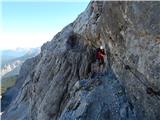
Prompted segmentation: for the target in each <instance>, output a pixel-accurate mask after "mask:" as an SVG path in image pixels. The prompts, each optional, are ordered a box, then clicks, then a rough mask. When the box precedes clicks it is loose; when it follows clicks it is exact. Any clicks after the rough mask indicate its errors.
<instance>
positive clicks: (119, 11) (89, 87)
mask: <svg viewBox="0 0 160 120" xmlns="http://www.w3.org/2000/svg"><path fill="white" fill-rule="evenodd" d="M159 13H160V3H159V2H105V1H91V2H90V3H89V5H88V7H87V9H86V10H85V11H84V12H83V13H82V14H80V15H79V16H78V18H77V19H76V20H75V21H74V22H73V23H71V24H69V25H68V26H67V27H65V28H64V29H63V30H62V31H61V32H59V33H58V34H57V35H56V36H55V37H54V38H53V40H52V41H51V42H47V43H46V44H44V45H43V46H42V47H41V53H40V54H39V56H38V58H37V61H38V62H36V63H35V65H34V67H33V68H32V70H30V72H29V73H28V75H27V77H26V78H25V81H24V83H23V85H22V87H21V90H20V91H19V94H18V96H17V98H16V99H15V100H14V101H13V102H12V104H11V105H10V107H9V108H8V110H7V111H6V113H5V114H3V116H2V117H3V118H4V119H5V120H10V119H12V120H75V119H76V120H159V119H160V115H159V110H160V93H159V91H160V87H159V86H160V78H159V77H160V65H159V61H160V49H159V48H160V45H159V43H160V36H159V33H160V21H159V20H160V14H159ZM100 44H104V46H105V49H106V53H107V58H106V59H105V62H106V67H105V73H103V75H101V74H99V73H97V74H95V75H93V74H92V73H93V68H92V65H93V64H95V59H94V58H95V54H94V53H95V49H96V47H99V45H100ZM33 63H34V62H33Z"/></svg>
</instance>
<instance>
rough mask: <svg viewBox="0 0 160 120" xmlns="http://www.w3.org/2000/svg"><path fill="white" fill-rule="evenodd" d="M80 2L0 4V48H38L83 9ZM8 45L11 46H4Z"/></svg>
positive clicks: (85, 3)
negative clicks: (0, 34)
mask: <svg viewBox="0 0 160 120" xmlns="http://www.w3.org/2000/svg"><path fill="white" fill-rule="evenodd" d="M88 3H89V0H88V1H87V0H86V1H82V2H80V1H79V2H73V1H69V2H67V1H66V2H64V1H60V2H58V1H47V2H44V1H41V2H34V1H30V2H26V1H25V2H19V1H12V2H11V1H6V2H4V1H3V2H1V14H2V16H1V17H2V19H1V21H0V22H1V23H2V32H3V35H2V37H1V38H0V39H1V42H2V41H3V45H0V49H15V48H17V47H23V48H29V47H38V46H41V45H42V44H43V43H44V42H46V41H48V40H51V39H52V38H53V36H54V35H55V34H56V33H57V32H59V31H60V30H61V29H62V28H63V27H65V26H66V25H68V24H69V23H71V22H73V21H74V20H75V19H76V18H77V16H78V15H79V14H80V13H81V12H83V11H84V10H85V8H86V7H87V5H88ZM8 43H11V44H8Z"/></svg>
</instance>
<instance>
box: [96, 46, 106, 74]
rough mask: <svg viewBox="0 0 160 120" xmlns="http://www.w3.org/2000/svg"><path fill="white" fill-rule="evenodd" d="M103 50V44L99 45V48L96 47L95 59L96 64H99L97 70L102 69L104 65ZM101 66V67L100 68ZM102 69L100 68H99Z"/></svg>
mask: <svg viewBox="0 0 160 120" xmlns="http://www.w3.org/2000/svg"><path fill="white" fill-rule="evenodd" d="M105 55H106V54H105V51H104V48H103V46H100V48H98V50H97V52H96V59H97V61H98V65H99V69H100V70H99V71H102V70H103V68H104V67H105V62H104V56H105ZM101 66H102V68H101ZM101 69H102V70H101Z"/></svg>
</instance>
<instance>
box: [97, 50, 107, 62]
mask: <svg viewBox="0 0 160 120" xmlns="http://www.w3.org/2000/svg"><path fill="white" fill-rule="evenodd" d="M103 55H105V52H104V49H99V50H98V51H97V53H96V59H98V60H100V59H101V60H102V59H104V57H103Z"/></svg>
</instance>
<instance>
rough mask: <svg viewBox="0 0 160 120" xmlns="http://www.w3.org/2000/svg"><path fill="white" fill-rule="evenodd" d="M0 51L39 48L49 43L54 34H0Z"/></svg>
mask: <svg viewBox="0 0 160 120" xmlns="http://www.w3.org/2000/svg"><path fill="white" fill-rule="evenodd" d="M0 34H1V35H0V49H1V50H2V49H16V48H18V47H20V48H33V47H40V46H41V45H42V44H43V43H45V42H46V41H50V40H51V39H52V38H53V36H54V35H55V34H56V32H54V33H44V32H43V33H23V32H18V33H17V32H15V33H14V32H3V33H0Z"/></svg>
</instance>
